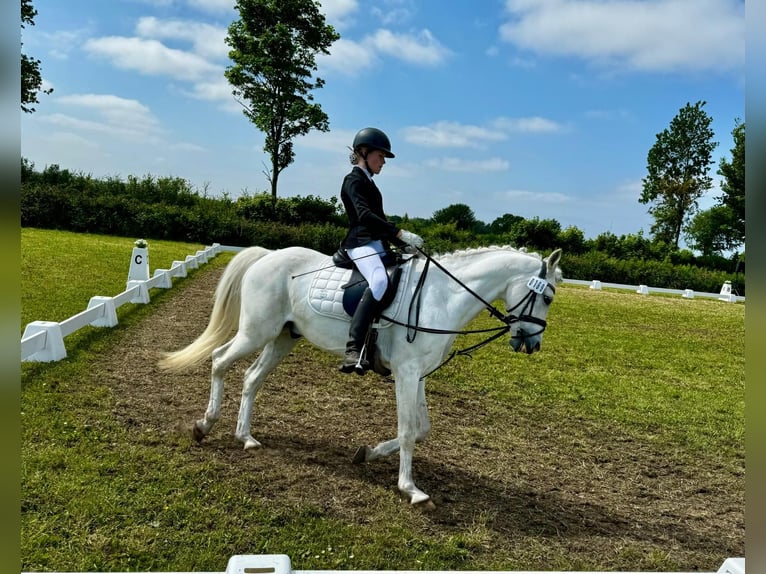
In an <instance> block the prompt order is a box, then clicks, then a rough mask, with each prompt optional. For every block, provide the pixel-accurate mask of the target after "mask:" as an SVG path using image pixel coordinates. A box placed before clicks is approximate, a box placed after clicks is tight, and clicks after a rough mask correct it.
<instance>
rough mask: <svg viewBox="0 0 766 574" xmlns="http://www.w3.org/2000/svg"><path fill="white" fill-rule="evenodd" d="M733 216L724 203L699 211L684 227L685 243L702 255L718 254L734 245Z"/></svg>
mask: <svg viewBox="0 0 766 574" xmlns="http://www.w3.org/2000/svg"><path fill="white" fill-rule="evenodd" d="M734 225H735V221H734V217H733V212H732V210H731V209H730V208H729V207H728V206H726V205H716V206H714V207H711V208H710V209H706V210H705V211H700V212H699V213H698V214H697V215H695V216H694V218H693V219H692V220H691V223H689V225H688V226H687V227H686V229H685V239H686V243H687V244H688V245H689V247H691V248H692V249H694V250H696V251H699V252H700V253H702V255H703V256H710V255H720V254H721V253H722V252H723V251H725V250H727V249H731V248H733V247H736V246H737V245H738V244H739V242H738V241H737V240H735V239H734V236H735V235H736V233H735V230H734Z"/></svg>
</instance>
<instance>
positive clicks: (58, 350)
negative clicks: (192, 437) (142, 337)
mask: <svg viewBox="0 0 766 574" xmlns="http://www.w3.org/2000/svg"><path fill="white" fill-rule="evenodd" d="M242 249H244V248H243V247H236V246H232V245H220V244H219V243H213V244H212V245H210V246H208V247H205V249H203V250H200V251H197V252H196V253H195V254H194V255H187V256H186V259H184V260H183V261H173V263H172V265H171V267H170V269H155V270H154V274H153V275H152V276H151V277H150V274H149V251H148V247H146V246H145V245H144V246H141V242H140V241H137V242H136V247H134V248H133V253H132V254H131V259H130V268H129V271H128V282H127V286H126V288H125V291H123V292H122V293H120V294H118V295H115V296H114V297H106V296H100V295H97V296H94V297H91V299H90V301H89V302H88V306H87V308H86V309H85V310H84V311H81V312H80V313H77V314H76V315H73V316H72V317H69V318H68V319H65V320H64V321H61V322H55V321H32V322H31V323H29V324H28V325H27V326H26V327H25V329H24V334H23V335H22V337H21V361H22V362H52V361H60V360H61V359H64V358H65V357H66V356H67V353H66V346H65V344H64V337H66V336H68V335H71V334H72V333H74V332H75V331H77V330H78V329H82V328H83V327H85V326H87V325H91V326H93V327H114V326H116V325H117V323H118V321H117V309H118V308H119V307H121V306H122V305H124V304H125V303H138V304H147V303H149V302H150V296H149V290H150V289H154V288H159V289H169V288H170V287H172V286H173V281H172V280H173V277H186V274H187V270H188V269H197V268H198V267H199V266H200V265H203V264H205V263H207V262H208V261H209V260H210V259H212V258H213V257H215V256H216V255H218V254H219V253H221V252H224V251H227V252H238V251H241V250H242ZM564 283H569V284H572V285H583V286H589V287H590V289H593V290H601V289H602V288H612V289H628V290H631V291H635V292H636V293H638V294H641V295H648V294H649V293H662V294H666V295H668V294H670V295H680V296H681V297H683V298H684V299H693V298H694V297H695V296H698V297H707V298H714V299H718V300H720V301H726V302H729V303H736V302H744V301H745V298H744V297H742V296H739V295H737V294H735V293H733V292H732V287H731V282H729V281H726V282H724V284H723V286H722V287H721V291H720V293H695V292H694V291H692V290H691V289H684V290H678V289H664V288H660V287H651V288H650V287H648V286H646V285H638V286H636V285H621V284H618V283H602V282H601V281H599V280H596V279H594V280H592V281H583V280H579V279H564Z"/></svg>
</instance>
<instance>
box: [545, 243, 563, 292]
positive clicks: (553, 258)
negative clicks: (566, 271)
mask: <svg viewBox="0 0 766 574" xmlns="http://www.w3.org/2000/svg"><path fill="white" fill-rule="evenodd" d="M559 261H561V249H556V250H555V251H553V253H551V254H550V255H548V257H546V258H545V262H546V266H547V267H548V277H552V278H553V283H554V284H556V285H558V284H559V283H561V281H562V279H563V274H562V272H561V269H560V268H559V266H558V265H559Z"/></svg>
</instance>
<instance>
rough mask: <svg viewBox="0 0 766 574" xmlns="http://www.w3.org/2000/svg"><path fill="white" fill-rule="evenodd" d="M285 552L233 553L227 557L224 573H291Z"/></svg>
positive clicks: (290, 566) (288, 559) (288, 558)
mask: <svg viewBox="0 0 766 574" xmlns="http://www.w3.org/2000/svg"><path fill="white" fill-rule="evenodd" d="M291 573H292V565H291V564H290V557H289V556H287V555H286V554H235V555H234V556H232V557H231V558H229V562H228V564H227V565H226V574H291Z"/></svg>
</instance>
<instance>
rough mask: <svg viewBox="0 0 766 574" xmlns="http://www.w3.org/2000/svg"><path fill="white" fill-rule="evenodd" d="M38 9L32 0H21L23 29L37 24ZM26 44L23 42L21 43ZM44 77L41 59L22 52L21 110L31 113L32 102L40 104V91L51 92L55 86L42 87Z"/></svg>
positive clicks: (32, 110) (32, 109)
mask: <svg viewBox="0 0 766 574" xmlns="http://www.w3.org/2000/svg"><path fill="white" fill-rule="evenodd" d="M35 16H37V10H35V7H34V6H33V5H32V0H21V29H22V30H23V29H24V28H25V27H26V26H25V24H26V25H27V26H34V25H35ZM21 45H22V46H23V45H24V44H23V42H22V44H21ZM42 85H43V77H42V73H41V72H40V60H38V59H36V58H32V57H30V56H27V55H26V54H24V53H23V52H22V53H21V110H22V111H24V112H26V113H28V114H31V113H32V112H34V111H35V108H34V107H33V106H32V104H39V103H40V102H39V100H38V99H37V94H39V93H40V92H42V93H44V94H50V93H51V92H53V88H48V89H47V90H43V89H42Z"/></svg>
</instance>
